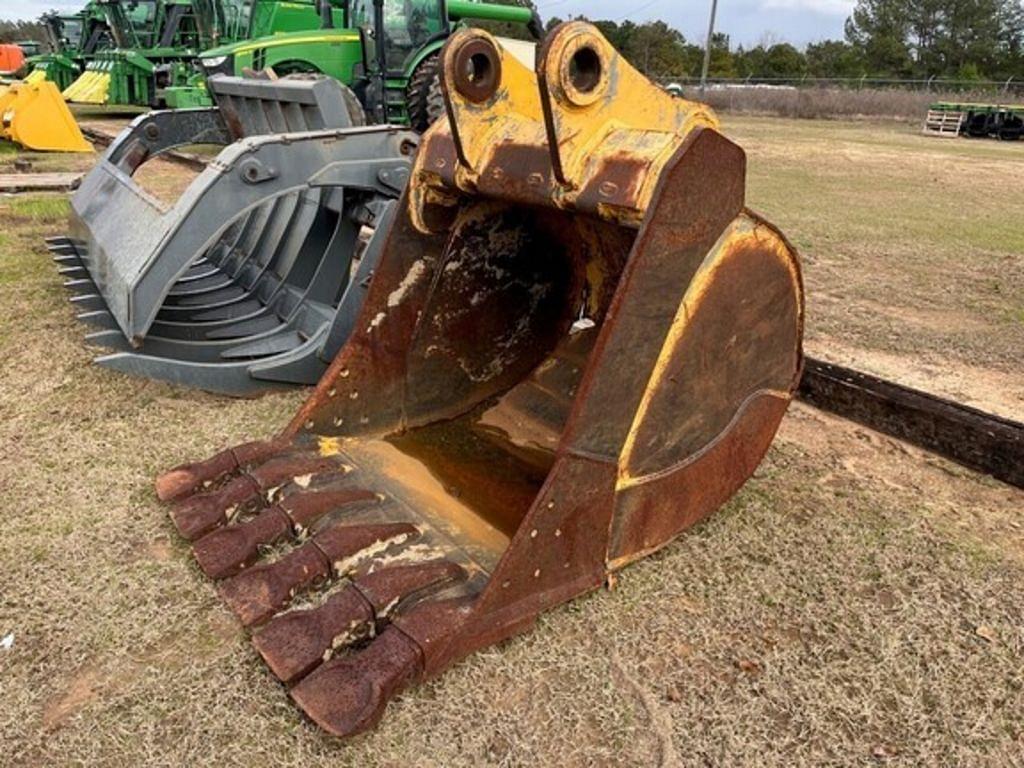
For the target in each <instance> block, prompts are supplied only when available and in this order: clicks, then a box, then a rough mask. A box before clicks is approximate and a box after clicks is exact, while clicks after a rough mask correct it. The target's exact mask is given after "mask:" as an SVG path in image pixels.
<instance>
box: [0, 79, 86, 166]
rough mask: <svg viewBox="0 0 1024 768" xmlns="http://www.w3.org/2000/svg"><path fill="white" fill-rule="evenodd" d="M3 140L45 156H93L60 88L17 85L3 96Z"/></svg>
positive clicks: (47, 84) (46, 84)
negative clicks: (68, 154) (83, 153)
mask: <svg viewBox="0 0 1024 768" xmlns="http://www.w3.org/2000/svg"><path fill="white" fill-rule="evenodd" d="M0 136H2V137H3V138H5V139H9V140H10V141H13V142H15V143H17V144H20V145H22V146H23V147H25V148H26V149H34V150H38V151H42V152H92V145H90V144H89V142H87V141H86V140H85V138H84V137H83V136H82V132H81V131H80V130H79V129H78V124H77V123H76V122H75V118H74V116H73V115H72V114H71V111H70V110H69V109H68V105H67V104H65V103H64V99H63V98H61V95H60V91H58V90H57V86H56V85H54V84H53V83H51V82H49V81H43V82H41V83H33V84H29V83H16V84H14V85H12V86H10V87H9V88H8V89H7V91H6V93H4V94H3V95H0Z"/></svg>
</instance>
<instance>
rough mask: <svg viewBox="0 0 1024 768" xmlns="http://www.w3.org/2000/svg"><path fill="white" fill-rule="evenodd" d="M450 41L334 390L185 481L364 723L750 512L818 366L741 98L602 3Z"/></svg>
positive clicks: (224, 559) (223, 571)
mask: <svg viewBox="0 0 1024 768" xmlns="http://www.w3.org/2000/svg"><path fill="white" fill-rule="evenodd" d="M442 59H443V79H442V86H443V92H444V96H445V102H446V108H447V118H446V119H442V120H440V121H439V122H437V123H436V124H435V125H434V126H433V127H432V128H431V129H430V130H429V131H428V132H427V133H426V134H425V136H424V138H423V141H422V143H421V146H420V151H419V153H418V155H417V158H416V163H415V166H414V168H413V173H412V178H411V182H410V185H409V188H408V190H407V191H406V193H405V194H404V195H403V197H402V198H401V200H400V201H399V205H398V208H397V212H396V214H395V216H394V218H393V220H392V221H391V223H390V224H389V225H388V227H387V228H386V230H385V231H383V233H382V232H381V230H380V229H378V231H377V232H376V233H375V237H376V236H377V235H378V234H382V235H383V237H382V240H381V244H380V247H381V253H380V257H379V260H378V261H377V268H376V270H375V274H374V276H373V280H372V282H371V283H370V286H369V290H368V293H367V297H366V301H365V303H364V304H363V306H362V309H361V311H360V312H359V314H358V317H357V318H356V319H355V321H354V329H353V331H352V333H351V335H350V336H349V338H348V341H347V342H346V343H345V344H344V346H342V347H341V348H340V351H339V352H338V354H337V356H336V357H335V358H334V360H333V362H332V363H331V365H330V367H329V368H328V370H327V372H326V373H325V374H324V376H323V377H322V379H321V380H320V382H319V384H318V385H317V387H316V390H315V391H314V392H313V394H312V395H311V396H310V398H309V399H308V400H307V401H306V403H305V404H304V405H303V406H302V407H301V408H300V410H299V412H298V413H297V414H296V415H295V417H294V418H293V419H292V421H291V423H290V424H289V425H288V426H287V427H286V428H285V429H284V430H283V431H281V432H280V433H279V434H278V435H277V436H276V437H274V438H273V439H271V440H268V441H263V442H258V443H249V444H246V445H244V446H240V447H238V448H235V449H229V450H228V451H225V452H221V453H219V454H217V455H215V456H214V457H213V458H212V459H209V460H208V461H206V462H199V463H196V464H189V465H183V466H181V467H178V468H176V469H174V470H172V471H171V472H169V473H168V474H166V475H164V476H163V477H161V478H159V479H158V481H157V492H158V494H159V496H160V497H161V498H162V499H169V500H172V501H171V503H172V504H173V507H172V510H171V514H172V517H173V518H174V520H175V523H176V524H177V525H178V527H179V529H180V530H181V531H182V533H183V535H185V536H186V537H187V538H191V539H196V538H197V537H198V536H199V535H203V536H205V538H199V539H198V541H197V542H196V544H195V549H196V557H197V558H198V559H199V561H200V563H201V564H202V567H203V569H204V570H205V571H206V572H207V573H209V574H211V575H212V576H213V577H214V578H225V577H226V580H225V581H222V582H221V585H222V587H221V592H222V594H223V595H224V597H225V599H226V600H227V602H228V603H229V604H230V605H231V606H232V608H233V609H234V610H235V611H236V613H238V615H239V616H240V618H241V619H242V621H243V623H245V624H248V625H255V624H262V627H261V628H260V629H258V630H257V631H256V633H255V635H254V637H253V642H254V644H255V646H256V648H257V650H258V651H259V652H260V654H261V655H262V656H263V657H264V659H265V660H266V662H267V664H268V665H269V666H270V668H271V669H272V670H273V672H274V674H275V675H277V676H278V677H279V678H280V679H281V680H282V681H284V682H285V683H286V684H288V685H289V686H291V688H290V694H291V697H292V699H293V700H294V701H295V702H296V703H297V704H298V706H299V707H300V708H301V709H302V710H303V711H304V712H305V713H306V714H307V715H308V716H309V717H310V718H311V719H312V720H313V721H315V722H316V723H318V724H319V725H321V726H322V727H323V728H325V729H326V730H328V731H329V732H331V733H333V734H337V735H340V736H348V735H351V734H354V733H357V732H359V731H362V730H365V729H367V728H370V727H372V726H373V725H374V724H375V723H376V722H377V721H378V720H379V719H380V717H381V716H382V713H383V710H384V707H385V705H386V703H387V701H388V699H389V698H391V697H392V696H394V695H395V694H396V693H398V692H399V691H401V690H403V689H404V688H407V687H408V686H410V685H412V684H414V683H416V682H418V681H420V680H423V679H426V678H428V677H431V676H433V675H437V674H439V673H441V672H442V671H443V670H444V669H445V668H447V667H448V666H449V665H451V664H452V663H453V662H455V661H457V660H458V659H460V658H462V657H464V656H466V655H467V654H469V653H471V652H473V651H474V650H477V649H479V648H482V647H484V646H487V645H490V644H492V643H496V642H498V641H500V640H502V639H504V638H507V637H509V636H511V635H513V634H515V633H518V632H521V631H524V630H526V629H528V628H530V627H531V626H532V625H533V623H534V622H535V620H536V618H537V616H538V615H539V614H540V613H541V612H542V611H545V610H547V609H549V608H552V607H553V606H556V605H558V604H560V603H563V602H565V601H567V600H570V599H572V598H574V597H575V596H577V595H580V594H582V593H584V592H587V591H588V590H593V589H596V588H597V587H599V586H600V585H601V584H603V583H605V581H606V580H607V578H608V577H609V575H610V574H611V573H612V572H614V571H615V570H617V569H619V568H622V567H624V566H625V565H627V564H629V563H631V562H632V561H634V560H637V559H639V558H642V557H644V556H646V555H648V554H650V553H652V552H654V551H655V550H657V549H659V548H661V547H663V546H665V545H666V544H667V543H669V542H670V541H671V540H672V539H673V538H674V537H676V536H677V535H679V534H680V533H681V532H682V531H684V530H686V529H687V528H689V527H690V526H692V525H694V524H695V523H697V522H699V521H700V520H702V519H703V518H705V517H706V516H707V515H709V514H710V513H711V512H713V511H714V510H715V509H717V508H718V507H719V506H721V505H722V504H723V503H724V502H725V501H726V500H728V499H729V498H730V496H732V495H733V494H734V493H735V492H736V491H737V490H738V489H739V488H740V486H741V485H742V484H743V483H744V482H745V481H746V480H747V478H748V477H750V475H751V474H752V473H753V472H754V470H755V469H756V467H757V465H758V463H759V462H760V460H761V458H762V457H763V456H764V453H765V452H766V451H767V449H768V447H769V445H770V443H771V441H772V439H773V437H774V435H775V431H776V429H777V427H778V424H779V422H780V420H781V419H782V417H783V414H784V413H785V410H786V408H787V407H788V404H789V402H790V399H791V398H792V396H793V393H794V390H795V387H796V384H797V382H798V381H799V378H800V373H801V368H802V361H803V358H802V351H801V343H802V333H803V290H802V285H801V278H800V268H799V263H798V259H797V255H796V253H795V251H794V250H793V248H792V247H791V246H790V245H789V244H788V243H787V242H786V240H785V239H784V238H783V237H782V235H781V234H780V233H779V232H778V231H777V230H776V229H775V228H774V227H772V226H771V225H770V224H769V223H767V222H766V221H765V220H764V219H762V218H761V217H759V216H758V215H757V214H755V213H753V212H751V211H750V210H748V209H747V208H746V207H745V205H744V187H745V158H744V154H743V151H742V150H741V149H740V148H739V147H738V146H737V145H735V144H734V143H732V142H731V141H729V140H728V139H727V138H725V137H724V136H723V135H722V134H721V133H720V132H719V131H718V127H717V126H718V124H717V121H716V119H715V117H714V115H713V114H711V113H710V112H709V111H708V110H707V109H706V108H704V107H703V106H701V105H699V104H695V103H692V102H687V101H684V100H681V99H677V98H674V97H672V96H670V95H668V94H666V93H664V92H663V91H661V89H659V88H658V87H657V86H655V85H653V84H652V83H650V82H649V81H648V80H646V79H645V78H644V77H643V76H641V75H640V74H639V73H638V72H636V71H635V70H634V69H632V68H631V67H630V65H629V64H628V63H627V62H626V61H625V60H623V59H622V58H621V57H620V56H619V55H618V54H617V53H616V52H615V50H614V49H613V48H612V47H611V45H610V44H609V43H608V42H607V41H606V40H605V39H604V38H603V37H602V36H601V35H600V33H599V32H598V30H597V29H596V28H595V27H593V26H591V25H589V24H586V23H584V22H580V21H574V22H567V23H565V24H562V25H559V26H558V27H556V28H555V29H554V30H552V31H551V32H550V33H549V36H548V37H547V39H546V41H545V43H544V44H543V46H542V47H541V48H540V49H539V51H538V55H537V59H536V70H535V71H534V70H530V69H529V68H527V67H525V66H524V65H522V64H521V63H520V62H519V61H518V60H517V59H516V58H515V57H513V56H511V55H509V54H508V53H507V52H506V51H505V50H504V49H503V48H502V47H501V45H500V44H499V43H498V42H497V41H496V40H495V39H494V38H493V37H491V36H490V35H489V34H487V33H486V32H483V31H481V30H469V29H466V30H460V31H458V32H456V33H455V34H454V35H453V36H452V37H451V39H450V40H449V41H448V43H447V44H446V47H445V49H444V53H443V56H442ZM314 457H320V458H321V459H323V460H324V461H327V462H333V463H328V464H325V465H322V466H321V465H316V466H315V467H314V468H313V469H311V468H310V467H313V463H314V462H315V461H316V459H315V458H314ZM300 465H301V466H300ZM299 472H303V473H306V476H304V477H303V478H301V480H302V482H299V480H300V478H299V477H297V475H298V473H299ZM293 473H294V475H295V476H293ZM357 490H358V491H359V492H362V493H364V494H365V496H363V497H361V498H360V499H359V500H358V501H355V502H353V500H352V497H351V496H346V495H344V494H345V493H350V494H353V493H356V491H357ZM324 492H333V493H339V494H342V495H339V496H337V497H333V498H327V497H317V496H313V498H314V499H317V498H319V501H323V502H324V503H319V502H318V501H308V502H307V501H305V499H306V498H307V495H312V494H320V493H324ZM371 494H373V496H372V498H371ZM304 504H305V505H310V506H308V507H305V509H306V511H307V512H308V515H306V517H304V518H303V519H304V521H305V522H304V523H303V525H302V530H301V531H300V530H299V527H300V526H299V525H298V524H297V522H298V521H297V519H296V511H295V510H297V509H300V507H301V506H302V505H304ZM289 505H291V506H289ZM184 510H187V514H186V513H185V512H184ZM289 510H291V511H289ZM388 526H411V528H404V527H398V528H389V527H388ZM267 547H271V548H272V549H273V552H275V553H276V555H275V556H269V555H265V554H264V553H265V552H266V551H267V550H266V548H267ZM357 550H358V552H357ZM339 560H340V564H339ZM293 601H299V602H300V603H301V605H292V602H293Z"/></svg>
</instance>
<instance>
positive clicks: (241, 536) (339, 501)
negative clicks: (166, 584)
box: [193, 488, 379, 579]
mask: <svg viewBox="0 0 1024 768" xmlns="http://www.w3.org/2000/svg"><path fill="white" fill-rule="evenodd" d="M378 500H379V497H378V496H377V494H376V493H374V492H372V491H367V490H364V489H362V488H342V489H337V490H330V489H328V490H322V491H313V492H308V493H307V492H302V491H299V492H296V493H292V494H290V495H288V496H286V497H285V498H283V499H282V500H281V501H280V502H278V503H277V504H274V505H272V506H270V507H267V508H266V509H264V510H261V511H260V512H259V514H257V515H256V516H255V517H253V518H251V519H249V520H246V521H244V522H241V523H239V524H237V525H232V526H227V527H223V528H218V529H216V530H213V531H211V532H210V533H208V534H206V535H205V536H203V537H202V538H200V539H199V540H198V541H196V543H195V546H194V547H193V553H194V554H195V557H196V561H197V562H198V563H199V567H200V568H202V569H203V573H205V574H206V575H207V576H209V577H210V578H211V579H222V578H225V577H226V576H230V575H232V574H234V573H237V572H238V571H240V570H242V569H243V568H245V567H246V566H248V565H250V564H251V563H252V562H254V561H255V560H256V558H257V557H258V556H259V553H260V548H261V547H267V546H270V545H272V544H274V543H276V542H278V541H280V540H282V539H285V538H290V537H295V538H301V537H303V536H305V535H306V532H307V531H308V530H309V529H310V527H311V526H313V524H315V523H316V521H317V520H318V519H319V518H320V517H322V516H323V515H324V514H326V513H327V512H329V511H332V510H336V509H340V508H343V507H347V506H352V505H357V504H363V505H365V504H373V503H376V502H378Z"/></svg>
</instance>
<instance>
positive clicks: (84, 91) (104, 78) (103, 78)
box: [63, 69, 110, 104]
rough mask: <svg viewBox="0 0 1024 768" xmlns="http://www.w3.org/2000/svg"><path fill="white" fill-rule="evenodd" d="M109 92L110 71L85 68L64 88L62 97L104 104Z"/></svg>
mask: <svg viewBox="0 0 1024 768" xmlns="http://www.w3.org/2000/svg"><path fill="white" fill-rule="evenodd" d="M109 92H110V73H109V72H103V71H100V70H96V69H87V70H86V71H85V72H83V73H82V74H81V76H79V78H78V79H77V80H75V82H73V83H72V84H71V85H69V86H68V87H67V88H66V89H65V90H64V94H63V96H64V98H65V99H67V100H68V101H73V102H76V103H79V104H106V103H107V101H108V98H109Z"/></svg>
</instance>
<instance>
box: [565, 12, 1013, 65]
mask: <svg viewBox="0 0 1024 768" xmlns="http://www.w3.org/2000/svg"><path fill="white" fill-rule="evenodd" d="M560 21H562V20H561V19H558V18H552V19H549V20H548V26H549V27H551V26H554V25H555V24H558V23H559V22H560ZM594 24H596V25H597V26H598V27H599V28H600V29H601V32H602V33H603V34H604V35H605V37H607V38H608V40H609V41H610V42H611V43H612V45H614V46H615V47H616V48H617V49H618V50H619V51H620V52H621V53H622V54H623V55H624V56H625V57H626V58H627V59H628V60H629V61H630V63H632V64H633V66H635V67H637V68H638V69H639V70H641V71H642V72H644V73H646V74H648V75H651V76H660V77H696V76H698V75H699V74H700V70H701V65H702V61H703V57H704V45H703V41H700V43H696V42H690V41H687V40H686V38H685V37H684V36H683V34H682V32H680V31H679V30H677V29H674V28H673V27H670V26H669V25H668V24H666V23H665V22H663V21H649V22H646V23H644V24H636V23H634V22H632V21H624V22H621V23H618V22H614V21H595V22H594ZM844 32H845V33H844V39H842V40H824V41H822V42H818V43H811V44H810V45H808V46H807V47H806V48H805V49H804V50H800V49H798V48H797V47H796V46H794V45H791V44H790V43H786V42H773V41H769V40H766V41H765V42H762V43H760V44H758V45H755V46H752V47H744V46H742V45H741V46H737V47H735V48H733V47H732V46H731V45H730V41H729V37H728V35H725V34H716V35H714V37H713V38H712V44H711V63H710V67H709V75H710V76H711V77H719V78H747V77H750V78H799V77H805V76H806V77H821V78H862V77H868V78H900V79H907V78H910V79H927V78H931V77H938V78H949V79H956V80H1007V79H1009V78H1011V77H1013V78H1017V79H1019V80H1024V4H1022V0H857V5H856V6H855V7H854V9H853V13H852V14H851V15H850V17H849V18H848V19H847V20H846V25H845V30H844Z"/></svg>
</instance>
